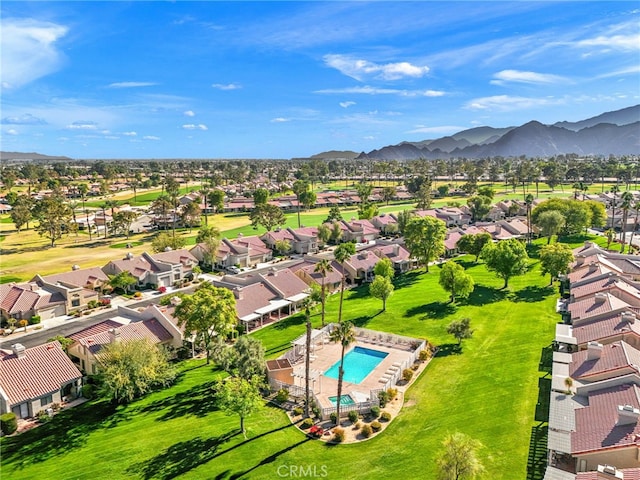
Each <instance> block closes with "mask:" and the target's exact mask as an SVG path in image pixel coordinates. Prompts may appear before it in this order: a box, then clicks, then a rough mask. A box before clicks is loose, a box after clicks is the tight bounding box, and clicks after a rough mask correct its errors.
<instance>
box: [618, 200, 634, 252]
mask: <svg viewBox="0 0 640 480" xmlns="http://www.w3.org/2000/svg"><path fill="white" fill-rule="evenodd" d="M620 200H622V202H621V203H620V208H621V209H622V227H621V228H620V243H621V244H622V247H621V249H620V253H624V246H625V238H624V232H625V230H626V229H627V217H628V215H629V209H630V208H631V202H633V194H632V193H631V192H630V191H628V190H627V191H626V192H623V193H622V195H620Z"/></svg>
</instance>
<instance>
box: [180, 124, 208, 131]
mask: <svg viewBox="0 0 640 480" xmlns="http://www.w3.org/2000/svg"><path fill="white" fill-rule="evenodd" d="M182 128H184V129H185V130H209V127H207V126H206V125H204V124H202V123H199V124H198V125H194V124H193V123H189V124H187V125H182Z"/></svg>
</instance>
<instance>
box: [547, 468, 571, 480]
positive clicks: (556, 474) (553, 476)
mask: <svg viewBox="0 0 640 480" xmlns="http://www.w3.org/2000/svg"><path fill="white" fill-rule="evenodd" d="M575 478H576V474H575V473H571V472H565V471H564V470H560V469H559V468H555V467H547V471H546V472H545V474H544V480H575Z"/></svg>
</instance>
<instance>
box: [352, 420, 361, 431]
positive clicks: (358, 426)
mask: <svg viewBox="0 0 640 480" xmlns="http://www.w3.org/2000/svg"><path fill="white" fill-rule="evenodd" d="M361 428H362V422H356V424H355V425H354V426H353V429H354V430H360V429H361Z"/></svg>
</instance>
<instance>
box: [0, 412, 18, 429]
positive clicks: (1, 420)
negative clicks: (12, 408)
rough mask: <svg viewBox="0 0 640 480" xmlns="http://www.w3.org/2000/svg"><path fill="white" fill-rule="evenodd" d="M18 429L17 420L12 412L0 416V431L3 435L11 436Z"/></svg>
mask: <svg viewBox="0 0 640 480" xmlns="http://www.w3.org/2000/svg"><path fill="white" fill-rule="evenodd" d="M17 429H18V418H17V417H16V414H15V413H13V412H9V413H5V414H3V415H0V430H2V433H4V434H5V435H11V434H12V433H14V432H15V431H16V430H17Z"/></svg>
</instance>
